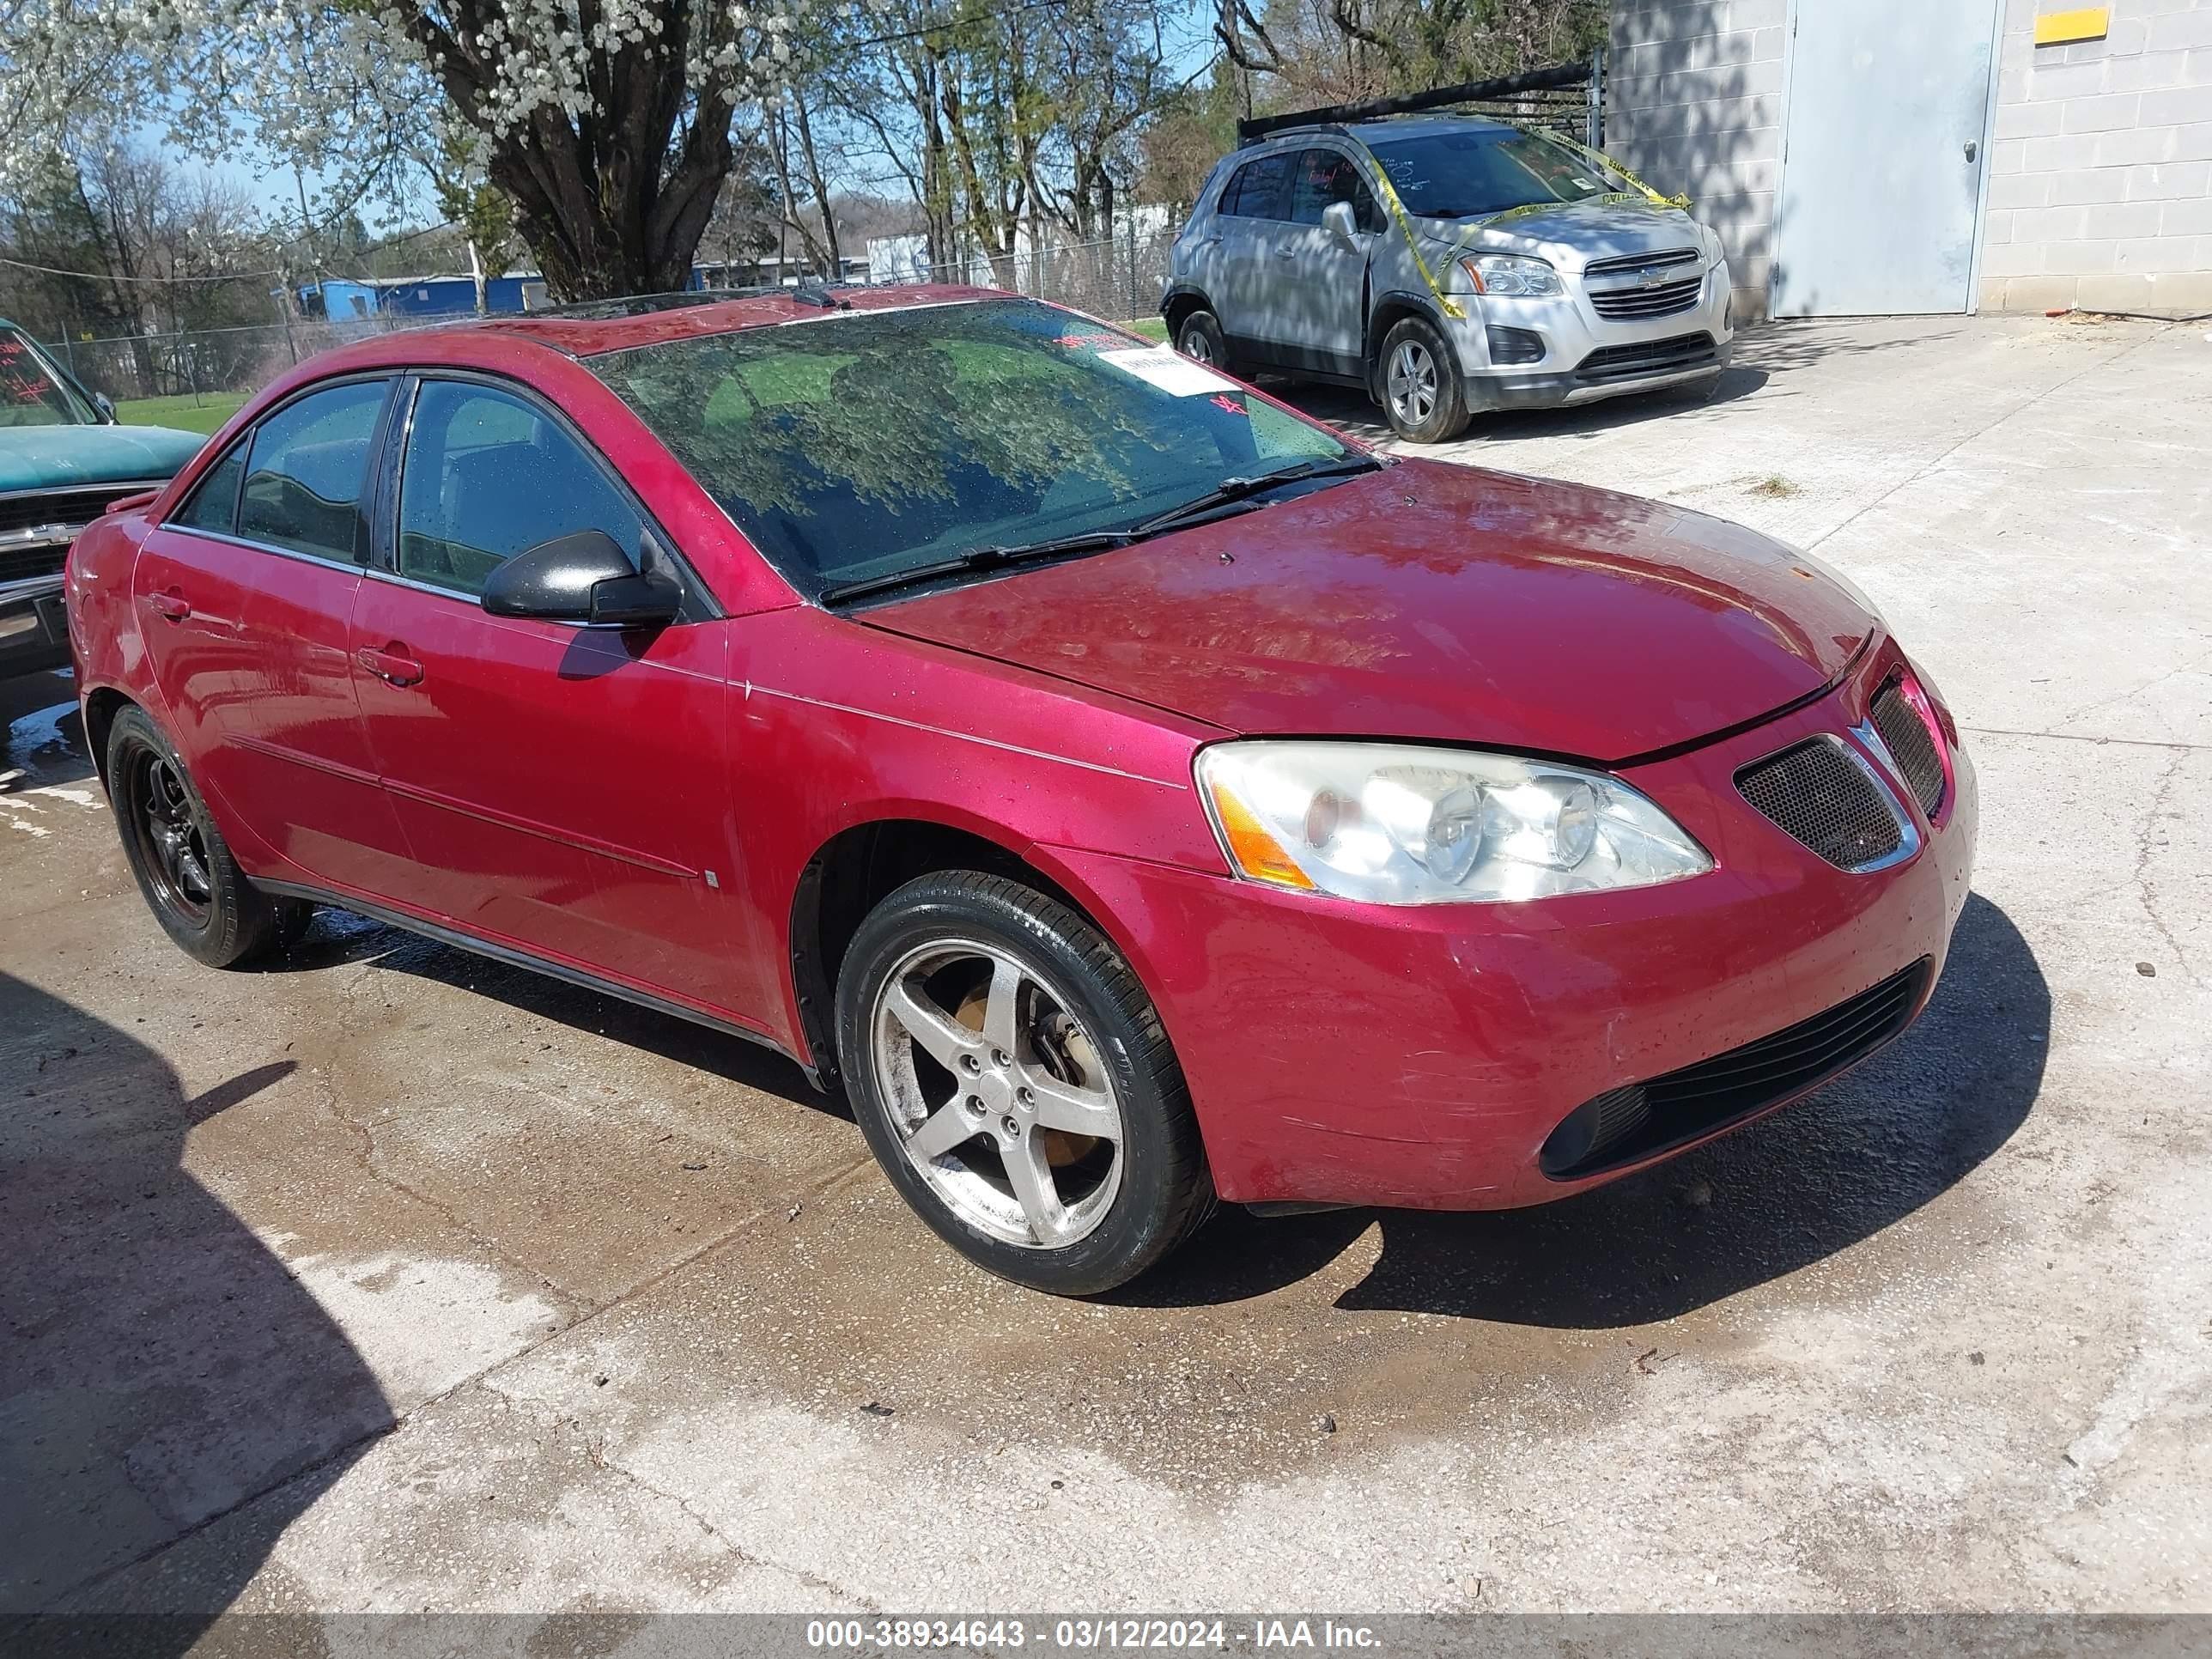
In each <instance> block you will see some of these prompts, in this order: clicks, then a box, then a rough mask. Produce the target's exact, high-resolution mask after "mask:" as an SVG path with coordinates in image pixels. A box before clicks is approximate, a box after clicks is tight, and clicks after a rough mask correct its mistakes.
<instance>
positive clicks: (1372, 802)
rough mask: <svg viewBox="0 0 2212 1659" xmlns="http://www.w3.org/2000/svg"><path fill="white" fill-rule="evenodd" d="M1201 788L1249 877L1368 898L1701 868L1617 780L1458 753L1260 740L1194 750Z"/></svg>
mask: <svg viewBox="0 0 2212 1659" xmlns="http://www.w3.org/2000/svg"><path fill="white" fill-rule="evenodd" d="M1196 770H1197V775H1198V792H1199V795H1200V799H1203V800H1204V801H1205V803H1206V812H1207V815H1208V816H1209V817H1211V818H1212V821H1213V828H1214V832H1215V833H1216V834H1217V835H1218V836H1220V838H1221V846H1222V850H1223V851H1224V852H1225V853H1226V854H1228V856H1229V863H1230V867H1231V869H1233V870H1234V871H1236V872H1237V874H1238V875H1240V876H1243V878H1246V879H1247V880H1249V881H1259V882H1266V883H1267V884H1270V885H1272V886H1276V887H1287V888H1292V889H1295V890H1298V891H1301V892H1321V893H1328V894H1332V895H1334V896H1336V897H1338V898H1346V899H1358V900H1360V901H1362V902H1366V903H1369V904H1483V903H1502V902H1511V901H1514V900H1521V899H1536V898H1548V897H1550V896H1553V894H1557V893H1583V892H1592V891H1596V890H1601V889H1614V888H1623V887H1644V886H1649V885H1650V884H1652V883H1655V882H1662V881H1674V880H1677V879H1679V878H1681V877H1684V876H1694V875H1699V874H1702V873H1703V872H1705V871H1707V870H1710V869H1711V868H1712V867H1713V861H1712V860H1711V858H1709V857H1708V856H1707V855H1706V854H1705V848H1702V847H1700V846H1699V845H1698V843H1697V842H1696V841H1695V840H1694V839H1692V836H1690V834H1689V832H1688V831H1687V830H1686V829H1683V828H1682V826H1681V825H1680V824H1679V823H1675V822H1674V819H1672V818H1670V817H1668V816H1667V814H1666V813H1664V812H1662V811H1660V810H1659V808H1658V807H1657V806H1656V805H1653V804H1652V803H1651V801H1650V799H1647V798H1646V797H1645V796H1644V795H1642V794H1640V793H1638V792H1637V791H1636V790H1634V789H1632V788H1630V787H1628V786H1627V785H1626V784H1625V783H1623V782H1621V781H1620V779H1618V778H1612V777H1607V775H1604V774H1603V773H1601V772H1587V771H1583V769H1580V768H1578V767H1572V766H1560V765H1558V764H1556V763H1553V762H1550V761H1531V760H1521V759H1518V758H1516V757H1513V756H1510V755H1486V754H1480V753H1476V752H1474V751H1470V750H1462V749H1424V748H1414V747H1412V746H1401V745H1399V744H1377V743H1310V742H1294V741H1285V740H1271V739H1264V738H1263V739H1258V740H1254V741H1249V742H1237V743H1219V744H1213V745H1212V746H1211V747H1209V748H1206V749H1201V750H1199V753H1198V760H1197V766H1196Z"/></svg>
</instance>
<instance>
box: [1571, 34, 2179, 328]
mask: <svg viewBox="0 0 2212 1659" xmlns="http://www.w3.org/2000/svg"><path fill="white" fill-rule="evenodd" d="M1830 3H1832V0H1830ZM2205 15H2212V13H2207V14H2205ZM1788 21H1789V0H1618V3H1616V4H1615V5H1614V7H1613V29H1612V46H1611V49H1610V50H1609V51H1608V52H1607V54H1606V56H1607V64H1606V75H1607V88H1606V115H1605V147H1606V149H1607V151H1608V152H1610V153H1611V154H1612V155H1614V156H1616V157H1618V158H1619V159H1620V161H1622V162H1624V163H1625V164H1626V166H1627V167H1630V168H1631V169H1632V171H1633V172H1635V173H1636V174H1637V175H1638V177H1639V178H1641V179H1644V182H1645V183H1646V184H1649V185H1651V186H1652V187H1653V188H1655V189H1656V190H1660V191H1664V192H1665V193H1666V194H1668V195H1669V196H1672V195H1674V194H1676V193H1677V192H1686V193H1687V194H1688V195H1689V197H1690V198H1691V204H1692V205H1691V211H1692V213H1693V214H1694V215H1695V216H1697V217H1698V218H1699V220H1701V221H1703V222H1705V223H1706V224H1709V225H1711V226H1712V227H1713V228H1714V229H1716V230H1717V231H1718V232H1719V233H1720V235H1721V240H1722V242H1723V245H1724V246H1726V247H1727V249H1728V255H1729V276H1730V277H1731V278H1732V279H1733V281H1734V282H1735V314H1736V317H1737V319H1738V320H1739V321H1741V320H1744V319H1749V318H1753V317H1763V316H1765V314H1766V279H1767V272H1768V270H1769V269H1770V268H1771V266H1772V264H1773V262H1774V186H1775V182H1776V178H1777V175H1778V173H1779V171H1780V169H1781V165H1782V76H1783V59H1784V40H1785V36H1784V28H1785V25H1786V24H1787V23H1788Z"/></svg>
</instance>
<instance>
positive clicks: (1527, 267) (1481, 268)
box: [1459, 253, 1566, 300]
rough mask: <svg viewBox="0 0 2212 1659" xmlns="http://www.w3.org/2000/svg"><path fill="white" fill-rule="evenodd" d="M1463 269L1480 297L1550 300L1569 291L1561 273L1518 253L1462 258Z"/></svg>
mask: <svg viewBox="0 0 2212 1659" xmlns="http://www.w3.org/2000/svg"><path fill="white" fill-rule="evenodd" d="M1459 264H1460V269H1461V270H1464V271H1465V272H1466V273H1467V274H1468V278H1469V279H1470V280H1471V281H1473V283H1474V291H1475V292H1476V293H1477V294H1494V295H1499V296H1500V297H1504V298H1510V299H1519V300H1543V299H1550V298H1553V297H1554V296H1556V295H1561V294H1564V293H1565V292H1566V290H1565V289H1564V288H1562V287H1560V285H1559V272H1558V271H1556V270H1553V269H1552V268H1551V266H1549V265H1547V264H1545V263H1544V262H1543V261H1542V260H1541V259H1531V258H1525V257H1524V256H1522V255H1521V254H1518V253H1480V254H1474V255H1472V256H1470V257H1469V258H1464V259H1462V260H1461V261H1460V262H1459Z"/></svg>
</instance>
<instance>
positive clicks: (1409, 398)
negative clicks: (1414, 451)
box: [1389, 340, 1437, 426]
mask: <svg viewBox="0 0 2212 1659" xmlns="http://www.w3.org/2000/svg"><path fill="white" fill-rule="evenodd" d="M1389 391H1390V412H1391V413H1392V414H1394V415H1395V416H1397V417H1398V418H1399V419H1400V420H1401V421H1403V422H1405V423H1406V424H1407V426H1425V425H1426V424H1428V419H1429V416H1431V415H1433V414H1434V413H1436V408H1437V365H1436V360H1435V359H1434V358H1432V357H1431V356H1429V352H1428V348H1427V347H1425V346H1424V345H1423V344H1422V343H1420V342H1419V340H1401V341H1399V342H1398V349H1396V350H1395V351H1394V352H1392V353H1391V354H1390V372H1389Z"/></svg>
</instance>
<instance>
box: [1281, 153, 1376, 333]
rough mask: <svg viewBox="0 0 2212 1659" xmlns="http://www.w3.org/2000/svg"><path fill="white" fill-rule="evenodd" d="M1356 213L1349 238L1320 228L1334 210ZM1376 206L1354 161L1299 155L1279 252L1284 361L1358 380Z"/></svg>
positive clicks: (1329, 155)
mask: <svg viewBox="0 0 2212 1659" xmlns="http://www.w3.org/2000/svg"><path fill="white" fill-rule="evenodd" d="M1335 202H1342V203H1345V204H1347V205H1348V206H1349V207H1350V208H1351V209H1352V219H1353V222H1354V223H1355V225H1356V226H1357V227H1358V228H1357V229H1356V230H1355V231H1354V233H1353V234H1352V238H1351V239H1350V240H1346V238H1345V237H1343V236H1342V235H1340V234H1338V233H1337V232H1336V231H1334V230H1332V229H1330V228H1328V226H1327V225H1324V224H1323V223H1322V213H1323V212H1324V211H1325V210H1327V209H1328V206H1329V205H1330V204H1332V203H1335ZM1382 226H1383V216H1382V210H1381V209H1380V208H1378V207H1377V206H1376V203H1375V197H1374V196H1373V195H1372V194H1371V193H1370V191H1368V188H1367V186H1366V185H1365V183H1364V182H1363V181H1362V180H1361V179H1360V177H1359V169H1358V166H1357V165H1356V164H1355V163H1354V162H1353V161H1352V158H1351V157H1350V156H1349V155H1343V154H1341V153H1340V152H1339V151H1336V150H1334V149H1309V150H1304V151H1301V152H1300V153H1299V155H1298V158H1297V162H1296V163H1295V164H1294V165H1293V167H1292V168H1291V195H1290V213H1289V222H1287V223H1285V224H1283V225H1281V226H1279V227H1278V228H1277V230H1276V241H1275V252H1276V256H1277V258H1278V259H1279V260H1280V261H1281V262H1282V263H1283V264H1285V265H1287V266H1288V270H1286V271H1285V286H1284V297H1283V302H1282V304H1281V305H1280V306H1279V326H1280V330H1281V339H1282V343H1283V345H1284V347H1285V352H1284V358H1285V362H1289V363H1290V364H1291V367H1293V368H1305V369H1313V370H1317V371H1320V372H1322V373H1323V374H1353V375H1356V374H1359V373H1360V359H1361V358H1362V356H1364V354H1365V349H1366V344H1367V340H1366V327H1367V250H1368V247H1369V246H1370V242H1371V241H1372V239H1373V237H1374V235H1375V233H1376V231H1378V230H1380V229H1381V228H1382Z"/></svg>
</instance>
